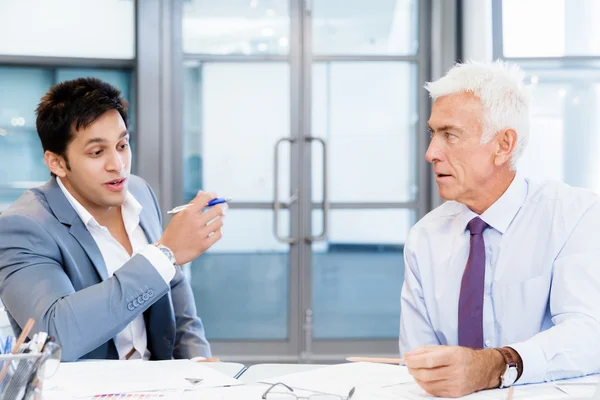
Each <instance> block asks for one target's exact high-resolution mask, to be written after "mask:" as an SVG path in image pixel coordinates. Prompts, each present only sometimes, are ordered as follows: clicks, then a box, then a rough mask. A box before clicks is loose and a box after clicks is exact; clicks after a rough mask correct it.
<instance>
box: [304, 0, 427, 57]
mask: <svg viewBox="0 0 600 400" xmlns="http://www.w3.org/2000/svg"><path fill="white" fill-rule="evenodd" d="M313 3H314V10H313V47H314V52H315V53H316V54H365V55H366V54H380V55H385V54H387V55H392V54H393V55H409V54H417V52H418V50H419V42H418V11H419V10H418V9H419V1H418V0H377V1H363V0H337V1H332V0H314V1H313Z"/></svg>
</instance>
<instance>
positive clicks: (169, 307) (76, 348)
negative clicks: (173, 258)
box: [0, 175, 210, 361]
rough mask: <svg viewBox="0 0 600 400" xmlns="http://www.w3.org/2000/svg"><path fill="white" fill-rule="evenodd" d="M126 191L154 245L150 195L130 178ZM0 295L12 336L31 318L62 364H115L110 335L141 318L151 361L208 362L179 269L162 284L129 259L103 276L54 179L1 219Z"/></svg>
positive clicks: (158, 229) (156, 221) (156, 216)
mask: <svg viewBox="0 0 600 400" xmlns="http://www.w3.org/2000/svg"><path fill="white" fill-rule="evenodd" d="M129 191H130V192H131V193H132V194H133V196H134V197H135V198H136V200H137V201H138V202H139V203H140V204H141V205H142V207H143V209H142V211H141V213H140V225H141V227H142V229H143V230H144V232H145V233H146V236H147V237H148V241H149V242H150V243H153V242H155V241H156V240H158V239H159V238H160V236H161V234H162V226H161V213H160V209H159V207H158V203H157V201H156V197H155V196H154V193H153V192H152V190H151V189H150V187H149V186H148V184H147V183H146V182H145V181H144V180H142V179H141V178H139V177H137V176H133V175H131V176H130V179H129ZM0 297H1V298H2V302H3V303H4V306H5V307H6V310H7V311H8V315H9V319H10V321H11V324H12V326H13V329H14V331H15V334H19V333H20V332H21V327H23V326H24V325H25V323H26V321H27V319H28V318H29V317H33V318H34V319H35V326H34V328H33V330H32V335H33V333H35V332H39V331H46V332H48V333H49V334H50V335H52V336H54V337H55V338H56V340H57V341H58V342H59V343H60V344H61V346H62V350H63V353H62V358H63V361H74V360H77V359H79V358H86V359H117V358H118V353H117V348H116V346H115V338H116V335H117V334H118V333H119V332H121V331H122V330H123V329H124V328H125V327H126V326H127V325H128V324H129V323H130V322H131V321H133V320H134V319H135V318H136V317H137V316H138V315H140V314H142V313H143V315H144V320H145V322H146V331H147V335H148V349H149V350H150V352H151V354H152V359H157V360H165V359H171V358H191V357H196V356H205V357H208V356H210V346H209V344H208V342H207V340H206V338H205V336H204V328H203V326H202V322H201V321H200V319H199V318H198V317H197V316H196V306H195V304H194V297H193V295H192V290H191V288H190V285H189V283H188V282H187V280H186V279H185V277H184V275H183V274H182V272H181V269H180V268H177V273H176V274H175V277H174V278H173V279H172V280H171V282H170V285H167V284H166V283H165V281H164V279H163V278H162V277H161V276H160V274H159V273H158V272H157V271H156V269H155V268H154V267H153V266H152V265H151V264H150V262H149V261H148V260H147V259H146V258H145V257H144V256H142V255H135V256H134V257H132V258H131V259H130V260H129V261H128V262H127V263H125V264H124V265H123V266H122V267H121V268H120V269H119V270H117V271H116V272H115V274H114V275H113V276H112V277H110V278H109V277H108V273H107V270H106V265H105V264H104V259H103V258H102V254H101V253H100V250H99V249H98V246H97V245H96V242H95V241H94V239H93V238H92V235H91V234H90V233H89V232H88V230H87V229H86V227H85V226H84V224H83V222H82V221H81V219H80V218H79V216H78V215H77V213H76V212H75V210H74V209H73V207H72V206H71V204H70V203H69V201H68V200H67V198H66V197H65V196H64V194H63V193H62V191H61V190H60V187H59V186H58V184H57V183H56V179H54V178H53V179H50V180H49V181H48V182H47V183H46V184H45V185H43V186H40V187H38V188H35V189H31V190H28V191H27V192H25V194H23V196H21V198H19V199H18V200H17V201H16V202H15V203H14V204H13V205H12V206H11V207H10V208H9V209H8V210H7V211H5V212H4V213H2V214H1V215H0ZM32 335H31V336H32Z"/></svg>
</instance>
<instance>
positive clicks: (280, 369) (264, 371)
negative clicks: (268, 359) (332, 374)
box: [238, 364, 326, 383]
mask: <svg viewBox="0 0 600 400" xmlns="http://www.w3.org/2000/svg"><path fill="white" fill-rule="evenodd" d="M323 367H326V365H321V364H257V365H251V366H250V367H248V369H247V370H246V372H244V373H243V374H242V376H240V377H239V378H238V380H240V381H242V382H244V383H255V382H261V381H264V380H266V379H269V378H274V377H276V376H282V375H288V374H294V373H296V372H304V371H310V370H313V369H317V368H323Z"/></svg>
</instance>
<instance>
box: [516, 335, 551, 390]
mask: <svg viewBox="0 0 600 400" xmlns="http://www.w3.org/2000/svg"><path fill="white" fill-rule="evenodd" d="M507 347H510V348H512V349H513V350H514V351H516V352H517V353H519V356H521V360H522V361H523V375H521V377H520V378H519V380H518V381H517V382H516V384H517V385H522V384H526V383H539V382H546V369H547V367H548V363H547V362H546V356H545V355H544V351H543V350H542V348H541V347H540V346H538V345H537V344H536V343H533V342H532V341H531V340H528V341H526V342H520V343H515V344H511V345H508V346H507Z"/></svg>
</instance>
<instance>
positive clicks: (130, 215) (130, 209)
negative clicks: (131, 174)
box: [56, 176, 142, 227]
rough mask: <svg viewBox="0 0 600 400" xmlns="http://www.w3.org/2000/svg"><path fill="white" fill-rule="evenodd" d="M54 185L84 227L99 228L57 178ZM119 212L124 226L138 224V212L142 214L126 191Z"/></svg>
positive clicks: (138, 204)
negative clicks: (128, 223)
mask: <svg viewBox="0 0 600 400" xmlns="http://www.w3.org/2000/svg"><path fill="white" fill-rule="evenodd" d="M56 183H58V186H59V187H60V190H61V191H62V192H63V194H64V195H65V197H66V198H67V200H68V201H69V203H70V204H71V206H72V207H73V208H74V209H75V212H76V213H77V215H79V218H81V221H83V224H84V225H85V226H86V227H87V226H100V224H98V222H97V221H96V219H95V218H94V217H93V216H92V214H90V213H89V211H88V210H86V209H85V207H84V206H82V205H81V203H80V202H78V201H77V199H76V198H75V197H73V195H72V194H71V193H70V192H69V191H68V190H67V188H66V187H65V185H64V184H63V183H62V181H61V180H60V178H59V177H58V176H57V177H56ZM121 211H122V213H123V221H125V223H126V225H127V221H132V220H134V221H137V222H135V224H136V225H137V224H139V220H140V219H139V216H140V212H142V205H141V204H140V203H139V202H138V201H137V200H136V198H135V197H133V195H132V194H131V193H130V192H129V191H127V193H126V194H125V201H124V202H123V206H122V208H121ZM132 222H133V221H132Z"/></svg>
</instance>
